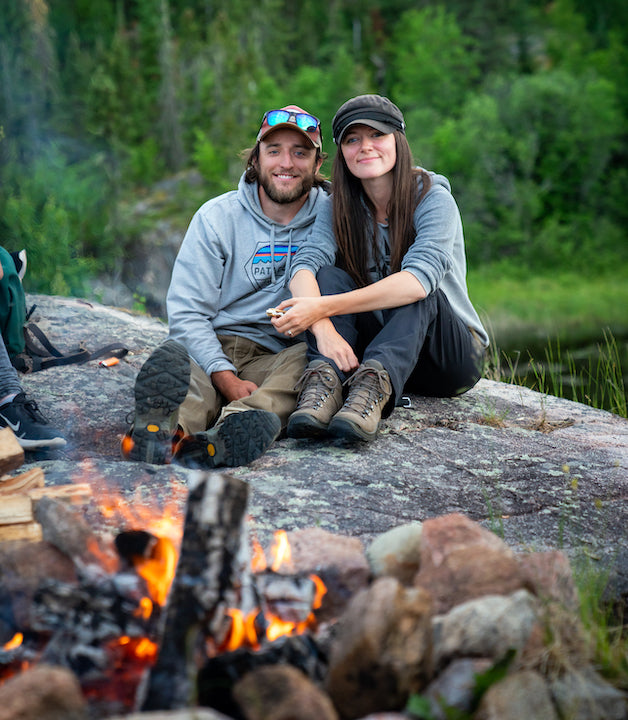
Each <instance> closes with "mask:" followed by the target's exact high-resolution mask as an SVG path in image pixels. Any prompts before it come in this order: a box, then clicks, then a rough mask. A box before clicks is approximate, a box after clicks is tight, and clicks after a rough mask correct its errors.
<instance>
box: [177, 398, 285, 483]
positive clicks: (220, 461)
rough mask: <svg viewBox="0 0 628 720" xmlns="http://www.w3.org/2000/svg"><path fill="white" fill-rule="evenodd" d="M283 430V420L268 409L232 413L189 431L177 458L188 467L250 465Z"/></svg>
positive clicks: (183, 439) (182, 440)
mask: <svg viewBox="0 0 628 720" xmlns="http://www.w3.org/2000/svg"><path fill="white" fill-rule="evenodd" d="M280 430H281V420H280V419H279V416H278V415H275V413H272V412H268V411H267V410H242V411H241V412H236V413H231V415H227V417H225V419H224V420H223V421H222V422H221V423H220V424H219V425H216V426H215V427H213V428H212V429H211V430H207V431H206V432H200V433H196V434H195V435H186V436H185V437H184V438H182V439H181V441H180V442H179V444H178V445H177V447H176V450H175V456H174V460H175V461H176V462H178V463H179V464H181V465H183V466H184V467H187V468H202V469H209V468H216V467H236V466H238V465H248V463H250V462H253V460H256V459H257V458H258V457H260V456H261V455H263V454H264V453H265V452H266V450H268V448H269V447H270V446H271V445H272V443H273V441H274V440H275V438H276V437H277V436H278V435H279V432H280Z"/></svg>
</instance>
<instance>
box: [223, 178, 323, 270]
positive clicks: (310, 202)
mask: <svg viewBox="0 0 628 720" xmlns="http://www.w3.org/2000/svg"><path fill="white" fill-rule="evenodd" d="M244 178H245V175H244V174H242V176H241V177H240V181H239V183H238V190H237V194H238V201H239V202H240V203H241V204H242V206H243V208H244V209H245V210H246V211H248V212H249V213H251V215H252V216H253V217H254V218H256V220H257V221H258V222H259V224H260V225H261V226H262V227H263V228H264V229H265V231H266V232H267V233H268V242H267V243H266V246H265V247H264V248H262V249H261V252H262V253H263V255H264V256H266V257H267V258H269V260H270V274H271V281H272V282H275V281H276V279H277V269H278V268H277V263H279V264H280V265H281V270H282V274H283V273H284V271H285V277H286V282H287V279H288V278H289V277H290V265H291V263H292V257H293V256H294V253H295V252H296V247H295V246H294V242H293V238H294V234H295V232H297V234H300V233H299V232H298V231H300V230H302V229H303V228H309V227H310V225H312V223H313V222H314V220H315V218H316V212H317V211H316V208H317V202H318V199H319V193H321V192H324V191H322V190H320V188H312V190H311V191H310V192H309V194H308V197H307V199H306V201H305V203H304V204H303V207H302V208H301V209H300V210H299V212H298V213H297V214H296V215H295V216H294V218H293V219H292V220H291V221H290V222H289V223H288V224H287V225H282V224H281V223H278V222H275V221H274V220H271V218H269V217H268V216H267V215H265V214H264V211H263V210H262V204H261V202H260V199H259V185H258V183H257V182H253V183H247V182H246V180H245V179H244ZM284 260H285V262H284Z"/></svg>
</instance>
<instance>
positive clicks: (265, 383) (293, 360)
mask: <svg viewBox="0 0 628 720" xmlns="http://www.w3.org/2000/svg"><path fill="white" fill-rule="evenodd" d="M218 339H219V340H220V343H221V345H222V349H223V351H224V353H225V355H227V357H228V358H229V359H230V360H231V362H232V363H233V364H234V365H235V367H236V369H237V371H238V377H239V378H240V379H242V380H249V381H251V382H254V383H255V384H256V385H257V390H256V391H255V392H254V393H252V394H251V395H249V396H248V397H244V398H242V399H241V400H234V401H233V402H230V403H228V404H227V405H225V404H224V398H223V397H222V395H221V394H220V393H219V392H218V391H217V390H216V388H215V387H214V386H213V385H212V382H211V379H210V377H209V376H208V375H207V373H205V372H204V370H202V369H201V368H200V367H199V366H198V365H197V364H196V363H195V362H194V361H193V360H190V365H191V376H190V387H189V389H188V394H187V395H186V398H185V400H184V401H183V403H182V404H181V406H180V408H179V418H178V422H179V425H180V426H181V428H182V429H183V432H184V433H185V434H186V435H193V434H194V433H197V432H203V431H205V430H207V428H209V427H211V426H212V425H214V424H216V423H219V422H222V421H223V420H224V419H225V417H226V416H227V415H229V414H231V413H234V412H242V411H243V410H253V409H257V410H269V411H270V412H274V413H275V414H277V415H278V416H279V418H280V420H281V424H282V427H285V426H286V424H287V422H288V417H289V415H290V413H292V412H293V411H294V408H295V406H296V401H297V393H296V392H295V390H294V386H295V385H296V384H297V382H298V380H299V378H300V377H301V375H302V374H303V371H304V370H305V364H306V359H305V343H297V344H296V345H292V346H290V347H289V348H286V349H285V350H282V351H281V352H279V353H273V352H270V351H269V350H267V349H266V348H263V347H262V346H261V345H258V344H257V343H254V342H252V341H251V340H247V339H246V338H243V337H239V336H237V335H222V336H219V337H218Z"/></svg>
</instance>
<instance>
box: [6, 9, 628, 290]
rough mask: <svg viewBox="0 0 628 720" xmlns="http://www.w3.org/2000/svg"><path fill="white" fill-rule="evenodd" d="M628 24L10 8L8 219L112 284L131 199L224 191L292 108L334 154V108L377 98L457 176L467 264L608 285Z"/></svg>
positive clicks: (579, 17)
mask: <svg viewBox="0 0 628 720" xmlns="http://www.w3.org/2000/svg"><path fill="white" fill-rule="evenodd" d="M625 19H626V9H625V8H624V7H623V5H622V4H621V3H620V2H618V0H600V2H599V3H596V4H595V6H593V5H591V4H589V3H586V2H585V0H556V2H553V3H551V4H550V5H547V3H544V2H542V1H541V0H528V2H525V3H522V2H518V1H517V0H512V2H510V1H508V2H503V3H496V2H494V0H478V2H474V3H468V2H465V1H464V0H442V1H441V2H439V3H438V4H436V5H434V4H433V3H431V2H429V0H418V2H417V1H416V0H415V1H414V2H411V1H410V0H388V1H387V2H386V3H384V4H382V3H378V2H375V0H362V1H361V2H360V3H356V2H355V0H336V1H335V2H334V3H331V4H328V5H325V4H320V3H318V4H316V3H312V2H309V1H307V2H302V3H287V2H283V0H238V1H237V2H233V1H232V0H216V1H215V2H211V3H209V2H207V1H206V0H186V1H185V2H183V1H182V0H133V2H122V1H120V2H118V1H116V2H114V3H108V4H106V7H105V6H103V7H100V4H98V3H96V4H94V3H93V2H90V1H89V0H72V1H71V0H55V2H54V3H53V2H51V0H27V1H23V0H7V2H5V4H4V5H3V12H2V13H1V14H0V48H1V52H0V77H2V92H1V93H0V117H1V118H2V125H3V126H4V131H5V136H6V138H5V140H4V142H2V143H1V144H0V183H1V184H0V211H4V210H5V209H6V208H9V207H11V208H13V209H12V210H10V218H11V220H8V219H7V216H6V215H3V223H4V225H5V228H6V229H7V230H8V231H9V236H10V237H16V236H17V235H18V234H20V235H21V234H22V233H25V232H26V233H28V232H31V229H30V227H31V226H30V224H29V222H27V220H26V219H24V220H22V221H18V219H17V214H16V211H15V207H16V204H17V205H18V206H19V207H20V212H23V213H25V218H29V217H30V218H32V227H33V228H36V227H37V226H38V224H39V223H41V222H42V221H43V219H44V218H46V217H50V216H52V215H54V214H55V213H61V214H62V215H63V217H62V218H60V219H59V222H60V228H65V230H63V231H62V230H61V229H59V231H58V233H55V232H54V231H51V230H50V231H49V230H47V232H46V237H50V238H56V235H57V234H58V235H59V236H60V237H62V236H63V234H64V232H65V233H67V235H68V237H67V239H66V240H64V241H63V242H64V243H65V244H66V245H67V246H68V247H72V253H71V254H69V255H67V256H66V255H64V254H63V253H60V254H59V255H58V259H57V266H58V267H59V270H58V272H59V273H61V276H63V277H66V276H67V277H72V276H73V274H74V273H75V270H76V269H77V268H78V267H80V263H78V262H76V259H78V258H86V259H89V260H90V262H95V263H96V264H100V270H102V269H103V268H105V267H107V266H110V265H111V264H112V263H113V262H115V260H116V259H117V258H119V257H121V256H122V255H123V253H124V251H125V245H127V244H131V243H132V242H133V237H132V236H131V235H127V234H124V233H121V230H122V227H121V225H120V221H119V217H120V212H121V211H120V205H119V200H120V199H124V201H125V202H127V201H129V200H132V197H133V193H134V192H136V191H140V192H141V190H138V186H139V187H140V188H146V187H147V186H149V185H150V184H153V183H155V182H158V181H160V180H162V179H164V178H165V177H166V176H167V175H168V174H169V173H172V172H173V171H177V170H179V169H183V168H185V167H190V166H193V165H195V166H196V167H198V168H199V169H200V171H201V172H202V173H203V175H204V177H205V178H206V179H207V181H208V191H209V193H210V194H217V193H219V192H222V191H223V190H224V189H227V188H231V187H234V186H235V184H236V182H237V179H238V177H239V175H240V173H241V171H242V162H241V160H240V158H239V153H240V151H241V150H242V149H243V148H246V147H249V146H250V145H251V143H252V139H253V138H254V136H255V132H256V131H257V128H258V125H259V121H260V118H261V116H262V113H263V112H264V111H265V110H267V109H269V108H271V107H273V106H275V107H277V106H281V105H283V104H286V103H289V102H290V103H293V102H296V103H297V104H299V105H301V106H303V107H305V108H306V109H308V110H310V111H311V112H313V113H315V114H316V115H318V116H319V117H320V118H321V120H322V122H323V136H324V144H325V150H326V151H327V152H328V153H329V154H330V155H331V156H333V154H334V151H335V148H334V146H333V143H332V139H331V118H332V117H333V114H334V113H335V111H336V109H337V108H338V107H339V105H340V104H341V103H342V102H344V101H345V100H346V99H347V98H348V97H351V96H353V95H356V94H359V93H363V92H381V93H385V94H389V95H390V96H391V97H392V99H393V100H394V101H395V102H397V103H398V104H399V105H400V107H401V108H402V110H403V111H404V114H405V117H406V122H407V126H408V131H407V133H408V139H409V141H410V144H411V146H412V148H413V150H414V153H415V157H416V158H417V160H418V161H420V162H421V164H422V165H424V166H425V167H427V168H429V169H434V170H437V171H439V172H442V173H443V174H445V175H447V176H448V177H449V178H450V179H451V181H452V186H453V191H454V194H455V196H456V199H457V201H458V203H459V205H460V207H461V210H462V215H463V221H464V223H465V233H466V237H467V244H468V256H469V262H470V266H471V267H474V266H476V265H478V264H480V263H485V262H489V261H490V262H494V261H496V260H501V259H503V258H504V257H508V258H511V259H512V260H513V261H514V262H515V263H518V264H519V265H520V266H521V267H523V268H526V269H528V270H534V271H538V270H539V269H541V268H544V267H546V266H548V265H550V264H552V265H557V264H560V265H564V266H566V267H570V268H573V269H574V270H576V269H577V270H580V271H582V269H583V268H586V270H587V272H603V270H604V269H605V268H606V267H609V266H611V265H612V264H616V263H622V262H625V258H626V247H627V243H626V231H625V228H626V226H627V224H628V204H627V203H626V202H625V197H626V195H627V194H628V170H627V169H626V167H627V165H628V163H627V162H626V160H627V159H628V133H627V132H626V130H627V128H628V84H627V83H626V82H625V77H626V75H627V74H628V48H627V45H628V44H627V43H626V38H627V34H628V31H626V27H627V24H626V23H623V24H622V22H621V21H622V20H625ZM51 145H54V147H55V153H56V156H57V157H56V158H55V160H54V161H52V160H51V153H50V152H49V148H50V146H51ZM90 157H91V159H90ZM328 168H329V165H326V166H325V168H324V171H326V172H327V173H328V174H329V170H328ZM34 173H37V174H41V177H40V178H34ZM55 173H56V174H55ZM53 176H54V179H53V181H52V182H50V178H51V177H53ZM79 178H80V180H79ZM77 184H81V186H82V187H83V188H84V191H83V199H82V200H81V202H80V203H79V202H77V195H80V194H81V193H79V192H78V191H77V190H76V186H77ZM9 201H10V202H9ZM53 209H54V210H53ZM20 222H21V225H20ZM9 225H11V227H9ZM32 231H33V232H36V230H32ZM116 233H120V234H119V236H118V237H115V234H116ZM114 237H115V241H114ZM39 238H40V239H39V240H38V241H37V242H41V243H45V242H46V240H45V239H44V237H43V236H42V235H41V233H40V236H39ZM26 241H28V242H29V243H30V241H31V239H30V238H28V237H27V238H26V239H25V243H24V244H28V243H26ZM51 241H52V240H51ZM33 242H35V241H34V240H33ZM61 263H65V264H66V265H67V267H61ZM49 282H50V280H49V279H48V280H46V281H45V283H49ZM42 283H44V281H43V280H42ZM45 283H44V284H45ZM67 286H68V287H72V288H73V287H76V281H75V280H72V281H71V282H68V283H67Z"/></svg>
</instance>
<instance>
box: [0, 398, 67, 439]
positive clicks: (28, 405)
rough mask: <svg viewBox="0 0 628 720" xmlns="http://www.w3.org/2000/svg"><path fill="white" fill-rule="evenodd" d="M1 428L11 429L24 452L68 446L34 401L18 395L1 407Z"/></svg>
mask: <svg viewBox="0 0 628 720" xmlns="http://www.w3.org/2000/svg"><path fill="white" fill-rule="evenodd" d="M0 427H2V428H5V427H10V428H11V430H13V433H14V434H15V437H16V438H17V441H18V443H19V444H20V445H21V447H22V448H24V450H39V449H40V448H46V449H47V448H59V447H63V446H64V445H67V442H66V439H65V438H64V437H63V435H62V434H61V433H60V432H59V431H58V430H55V429H54V428H53V427H51V426H50V425H49V424H48V421H47V420H46V418H45V417H44V416H43V415H42V414H41V412H40V411H39V408H38V407H37V403H36V402H35V401H34V400H27V399H26V395H25V394H24V393H23V392H21V393H18V394H17V395H16V396H15V397H14V398H13V400H11V402H8V403H6V404H5V405H3V406H2V407H0Z"/></svg>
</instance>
